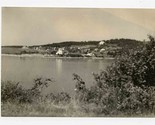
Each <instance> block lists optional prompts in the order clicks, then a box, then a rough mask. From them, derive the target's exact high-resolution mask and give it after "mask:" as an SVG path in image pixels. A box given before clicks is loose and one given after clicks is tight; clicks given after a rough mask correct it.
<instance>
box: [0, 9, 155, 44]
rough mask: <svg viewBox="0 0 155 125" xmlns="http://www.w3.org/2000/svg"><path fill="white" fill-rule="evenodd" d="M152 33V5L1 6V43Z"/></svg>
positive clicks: (142, 36) (154, 26) (154, 17)
mask: <svg viewBox="0 0 155 125" xmlns="http://www.w3.org/2000/svg"><path fill="white" fill-rule="evenodd" d="M147 34H152V35H155V9H152V10H151V9H75V8H74V9H73V8H72V9H63V8H61V9H60V8H11V7H9V8H2V45H37V44H48V43H54V42H62V41H83V40H86V41H87V40H104V39H112V38H131V39H137V40H144V39H147Z"/></svg>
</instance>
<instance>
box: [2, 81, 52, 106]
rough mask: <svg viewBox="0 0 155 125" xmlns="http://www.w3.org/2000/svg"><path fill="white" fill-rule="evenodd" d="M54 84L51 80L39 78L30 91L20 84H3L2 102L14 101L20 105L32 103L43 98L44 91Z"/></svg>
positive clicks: (8, 82) (9, 82)
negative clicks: (51, 83)
mask: <svg viewBox="0 0 155 125" xmlns="http://www.w3.org/2000/svg"><path fill="white" fill-rule="evenodd" d="M50 82H53V81H52V80H51V79H43V78H37V79H35V80H34V85H33V87H32V88H30V89H25V88H23V87H22V86H21V85H19V83H14V82H11V81H7V82H3V81H2V85H1V100H2V102H7V101H13V102H19V103H32V102H36V101H38V100H39V99H41V98H42V94H41V92H42V90H43V89H44V88H46V87H48V85H49V84H50Z"/></svg>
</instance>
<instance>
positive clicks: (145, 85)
mask: <svg viewBox="0 0 155 125" xmlns="http://www.w3.org/2000/svg"><path fill="white" fill-rule="evenodd" d="M149 40H150V41H149V42H148V43H147V44H146V45H144V46H143V47H142V48H141V49H137V50H134V51H130V52H129V53H124V54H122V55H121V56H120V57H118V58H117V59H116V62H115V63H113V64H112V65H111V66H110V67H108V68H107V69H106V71H102V72H101V73H100V74H94V79H95V84H94V85H93V86H92V87H91V88H86V86H85V82H84V81H83V80H82V79H81V78H80V76H78V75H77V74H74V79H75V80H77V83H76V90H77V91H76V97H77V100H78V102H80V103H81V104H95V107H96V109H95V110H94V112H96V113H97V114H105V115H108V116H119V115H121V114H122V115H127V116H134V115H136V116H140V115H147V114H155V77H154V76H155V39H154V38H153V37H152V36H149ZM85 110H86V111H87V110H90V109H88V108H87V107H85Z"/></svg>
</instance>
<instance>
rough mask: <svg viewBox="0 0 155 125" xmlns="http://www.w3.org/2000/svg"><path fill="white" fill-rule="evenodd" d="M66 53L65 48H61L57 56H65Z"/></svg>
mask: <svg viewBox="0 0 155 125" xmlns="http://www.w3.org/2000/svg"><path fill="white" fill-rule="evenodd" d="M66 53H68V52H67V50H65V49H64V48H59V49H58V51H57V52H56V55H64V54H66Z"/></svg>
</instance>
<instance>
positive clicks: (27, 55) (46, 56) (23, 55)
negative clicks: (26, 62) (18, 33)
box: [1, 54, 115, 59]
mask: <svg viewBox="0 0 155 125" xmlns="http://www.w3.org/2000/svg"><path fill="white" fill-rule="evenodd" d="M1 56H12V57H13V56H15V57H21V58H22V57H42V58H61V59H63V58H67V59H71V58H78V59H115V58H112V57H65V56H62V57H61V56H55V55H43V54H21V55H18V54H1Z"/></svg>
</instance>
